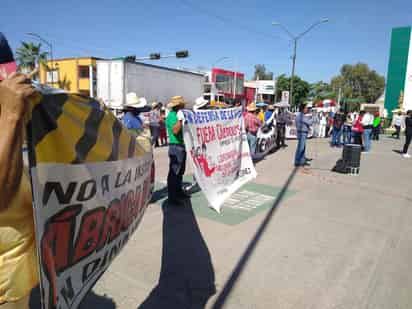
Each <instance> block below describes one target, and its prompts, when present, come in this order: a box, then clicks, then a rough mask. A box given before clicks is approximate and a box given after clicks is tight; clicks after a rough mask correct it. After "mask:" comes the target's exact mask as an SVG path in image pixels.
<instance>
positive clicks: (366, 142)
mask: <svg viewBox="0 0 412 309" xmlns="http://www.w3.org/2000/svg"><path fill="white" fill-rule="evenodd" d="M373 119H374V117H373V115H372V114H371V113H369V112H367V113H366V114H365V115H364V116H363V118H362V126H363V146H364V148H365V149H364V151H365V152H369V151H370V150H371V135H372V129H373Z"/></svg>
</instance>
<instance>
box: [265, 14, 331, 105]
mask: <svg viewBox="0 0 412 309" xmlns="http://www.w3.org/2000/svg"><path fill="white" fill-rule="evenodd" d="M328 21H329V19H327V18H322V19H321V20H319V21H317V22H315V23H313V24H312V25H311V26H310V27H309V28H307V29H306V30H305V31H303V32H302V33H301V34H299V35H297V36H296V35H293V34H292V33H291V32H290V31H289V30H288V29H287V28H286V27H285V26H283V25H282V24H281V23H278V22H272V25H273V26H279V27H281V28H282V30H283V31H285V32H286V33H287V35H288V36H289V37H290V38H291V39H292V41H293V55H292V76H291V78H290V90H289V104H290V106H293V78H294V76H295V66H296V50H297V45H298V41H299V39H301V38H302V37H303V36H304V35H305V34H307V33H308V32H310V31H311V30H312V29H313V28H315V27H316V26H318V25H320V24H323V23H327V22H328Z"/></svg>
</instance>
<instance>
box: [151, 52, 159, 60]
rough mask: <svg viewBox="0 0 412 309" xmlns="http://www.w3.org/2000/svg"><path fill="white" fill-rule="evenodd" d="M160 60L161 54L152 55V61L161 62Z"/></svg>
mask: <svg viewBox="0 0 412 309" xmlns="http://www.w3.org/2000/svg"><path fill="white" fill-rule="evenodd" d="M159 59H160V53H153V54H150V60H159Z"/></svg>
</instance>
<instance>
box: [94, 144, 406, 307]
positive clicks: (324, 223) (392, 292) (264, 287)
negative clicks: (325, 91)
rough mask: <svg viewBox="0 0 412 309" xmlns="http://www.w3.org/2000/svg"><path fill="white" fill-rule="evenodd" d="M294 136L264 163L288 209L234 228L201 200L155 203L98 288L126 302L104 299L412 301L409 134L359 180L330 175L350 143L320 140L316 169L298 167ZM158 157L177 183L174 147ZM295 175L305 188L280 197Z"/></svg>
mask: <svg viewBox="0 0 412 309" xmlns="http://www.w3.org/2000/svg"><path fill="white" fill-rule="evenodd" d="M289 144H290V146H289V147H288V148H286V149H285V150H280V151H279V152H277V153H275V154H272V155H270V156H269V157H268V158H266V159H265V160H264V161H262V162H260V163H258V164H257V171H258V174H259V175H258V177H257V179H256V180H255V183H256V184H257V185H259V184H262V185H266V186H271V187H274V188H279V190H278V191H277V193H276V196H277V197H278V200H275V202H274V203H276V205H275V206H276V208H273V207H270V208H266V209H264V210H262V211H261V212H257V213H256V214H255V215H254V216H252V217H250V218H249V219H247V220H246V221H243V222H241V223H239V224H235V225H228V224H223V223H221V222H218V221H216V220H211V219H210V218H208V217H203V216H198V215H197V214H196V205H193V209H194V210H192V207H191V205H187V207H185V208H172V207H163V208H162V207H161V206H160V205H159V204H153V205H151V206H150V207H149V209H148V211H147V213H146V214H145V217H144V219H143V221H142V223H141V225H140V227H139V228H138V230H137V232H136V233H135V235H134V236H133V237H132V238H131V239H130V241H129V243H128V245H127V246H126V248H125V249H124V250H123V251H122V253H121V254H120V255H119V256H118V257H117V259H116V260H115V261H114V263H113V264H112V265H111V267H110V268H109V270H108V272H107V273H106V274H105V275H104V276H103V277H102V278H101V279H100V281H99V282H98V283H97V285H96V287H95V288H94V292H95V293H96V294H98V295H100V296H103V295H105V296H104V297H102V298H105V297H106V298H111V299H112V300H113V302H114V304H115V305H104V304H101V303H98V302H96V305H95V307H96V308H103V309H108V308H113V306H115V308H122V309H123V308H124V309H129V308H144V309H152V308H178V309H180V308H204V307H206V308H222V307H224V308H233V309H235V308H236V309H239V308H294V309H295V308H313V309H320V308H344V309H348V308H382V309H388V308H391V309H392V308H405V309H407V308H412V293H411V292H410V291H411V289H412V273H411V272H410V271H409V269H410V268H411V267H412V225H411V224H410V222H412V196H411V191H412V181H411V179H412V160H407V159H403V158H402V157H401V156H400V155H399V154H397V153H395V152H393V150H398V149H400V148H401V146H402V145H401V144H400V142H399V141H397V140H393V139H389V138H387V137H382V140H381V141H379V142H377V143H374V144H373V149H372V152H371V153H369V154H366V155H363V156H362V165H361V172H360V175H359V176H347V175H340V174H336V173H332V172H330V170H331V168H332V167H333V165H334V163H335V162H336V161H337V160H338V159H339V157H340V155H341V150H338V149H331V148H330V147H328V144H327V141H326V140H320V139H314V140H310V141H309V142H308V153H309V156H310V157H312V158H313V159H314V161H313V163H312V175H303V174H294V169H293V166H292V158H293V155H294V150H295V142H294V141H290V142H289ZM155 155H156V167H157V171H156V173H157V180H158V181H165V180H166V175H167V171H168V158H167V148H161V149H156V153H155ZM188 174H190V171H188ZM288 179H289V180H290V185H289V186H288V188H287V190H288V191H293V192H294V194H291V195H285V196H284V198H283V199H279V194H282V191H281V190H282V189H283V188H284V186H285V183H286V182H287V181H288ZM228 280H229V281H228ZM215 302H217V304H216V305H214V304H215Z"/></svg>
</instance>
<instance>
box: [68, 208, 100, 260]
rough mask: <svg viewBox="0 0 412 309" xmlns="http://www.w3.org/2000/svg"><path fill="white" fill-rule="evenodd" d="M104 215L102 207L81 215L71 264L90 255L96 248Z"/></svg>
mask: <svg viewBox="0 0 412 309" xmlns="http://www.w3.org/2000/svg"><path fill="white" fill-rule="evenodd" d="M104 215H105V208H104V207H100V208H96V209H92V210H90V211H88V212H87V213H85V214H84V215H83V218H82V223H81V224H80V229H79V230H80V231H81V233H79V236H78V237H77V241H76V245H75V249H74V257H73V264H75V263H77V262H79V261H80V260H81V259H83V258H84V257H86V256H88V255H90V253H92V252H93V251H94V250H95V249H96V248H97V245H98V242H99V238H100V234H101V228H102V224H103V219H104Z"/></svg>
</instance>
